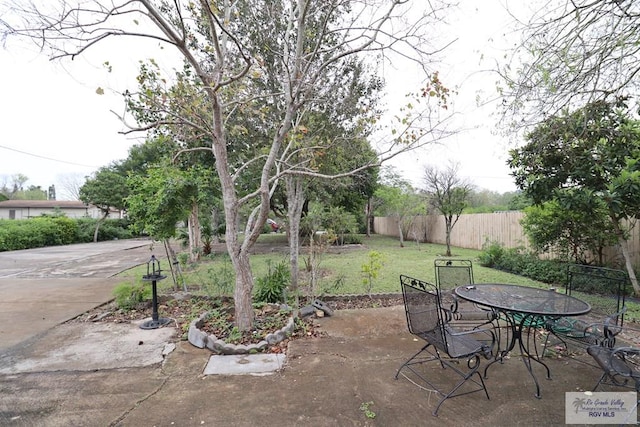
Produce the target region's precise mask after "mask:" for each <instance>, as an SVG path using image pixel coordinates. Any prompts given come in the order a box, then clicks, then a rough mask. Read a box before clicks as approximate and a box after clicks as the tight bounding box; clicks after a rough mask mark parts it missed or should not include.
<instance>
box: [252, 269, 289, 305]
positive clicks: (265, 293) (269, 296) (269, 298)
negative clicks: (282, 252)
mask: <svg viewBox="0 0 640 427" xmlns="http://www.w3.org/2000/svg"><path fill="white" fill-rule="evenodd" d="M267 265H268V266H269V271H268V272H267V275H266V276H264V277H259V278H258V279H257V280H256V289H255V295H254V301H255V302H268V303H274V304H275V303H278V302H281V301H283V300H284V290H285V288H286V287H287V286H288V285H289V282H290V280H291V277H290V272H289V268H288V265H287V263H286V261H285V260H282V261H281V262H279V263H278V264H276V266H275V267H274V268H273V269H272V268H271V260H268V261H267Z"/></svg>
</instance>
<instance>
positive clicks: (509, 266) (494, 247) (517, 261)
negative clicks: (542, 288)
mask: <svg viewBox="0 0 640 427" xmlns="http://www.w3.org/2000/svg"><path fill="white" fill-rule="evenodd" d="M478 258H479V260H480V264H481V265H483V266H485V267H490V268H495V269H497V270H502V271H507V272H509V273H513V274H517V275H520V276H524V277H529V278H530V279H534V280H538V281H540V282H543V283H550V284H554V285H563V286H564V284H565V283H566V281H567V263H566V262H564V261H559V260H545V259H540V258H539V257H538V256H537V255H536V254H533V253H530V252H526V251H525V250H524V249H522V248H510V249H506V248H504V247H503V246H502V245H500V244H499V243H496V242H492V243H488V244H485V245H484V247H483V249H482V252H481V253H480V255H479V257H478Z"/></svg>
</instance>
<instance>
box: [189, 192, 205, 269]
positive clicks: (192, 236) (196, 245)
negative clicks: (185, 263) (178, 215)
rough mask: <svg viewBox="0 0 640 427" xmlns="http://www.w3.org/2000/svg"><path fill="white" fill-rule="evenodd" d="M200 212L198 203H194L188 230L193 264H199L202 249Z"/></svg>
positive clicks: (190, 255) (190, 256)
mask: <svg viewBox="0 0 640 427" xmlns="http://www.w3.org/2000/svg"><path fill="white" fill-rule="evenodd" d="M199 212H200V211H199V209H198V202H193V204H192V205H191V213H190V214H189V220H188V224H187V229H188V230H189V260H190V261H191V262H197V261H198V260H199V259H200V249H201V248H202V235H201V231H200V218H199Z"/></svg>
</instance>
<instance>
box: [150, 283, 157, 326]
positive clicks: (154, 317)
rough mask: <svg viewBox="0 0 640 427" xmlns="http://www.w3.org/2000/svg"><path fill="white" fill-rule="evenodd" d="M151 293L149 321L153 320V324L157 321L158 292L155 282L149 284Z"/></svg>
mask: <svg viewBox="0 0 640 427" xmlns="http://www.w3.org/2000/svg"><path fill="white" fill-rule="evenodd" d="M151 292H152V296H151V309H152V312H151V320H153V321H154V322H157V321H158V290H157V287H156V281H155V280H154V281H152V282H151Z"/></svg>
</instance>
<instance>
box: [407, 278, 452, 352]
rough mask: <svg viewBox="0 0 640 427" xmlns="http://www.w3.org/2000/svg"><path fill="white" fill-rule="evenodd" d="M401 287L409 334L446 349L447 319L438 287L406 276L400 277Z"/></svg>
mask: <svg viewBox="0 0 640 427" xmlns="http://www.w3.org/2000/svg"><path fill="white" fill-rule="evenodd" d="M400 285H401V286H402V297H403V299H404V308H405V314H406V316H407V326H408V328H409V332H411V333H412V334H414V335H417V336H420V337H421V338H423V339H425V340H427V341H428V342H430V343H432V344H434V343H438V344H439V345H438V347H441V346H440V344H442V347H441V349H446V336H445V334H444V329H443V326H444V324H445V318H444V316H443V311H442V309H441V306H440V295H439V292H438V289H437V287H436V286H435V285H433V284H431V283H428V282H424V281H422V280H419V279H414V278H412V277H408V276H404V275H400ZM434 345H435V344H434Z"/></svg>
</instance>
